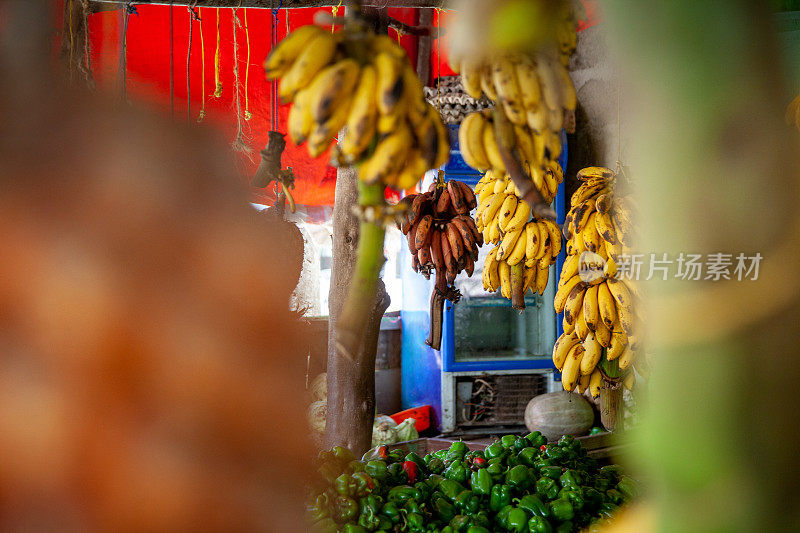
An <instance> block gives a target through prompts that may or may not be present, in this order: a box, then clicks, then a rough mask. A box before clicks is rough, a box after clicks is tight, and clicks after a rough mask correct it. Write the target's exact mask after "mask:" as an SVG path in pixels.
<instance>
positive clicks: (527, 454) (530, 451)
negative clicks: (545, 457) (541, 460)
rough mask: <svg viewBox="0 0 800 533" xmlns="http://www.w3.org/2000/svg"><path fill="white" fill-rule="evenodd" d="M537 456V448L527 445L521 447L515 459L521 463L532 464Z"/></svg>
mask: <svg viewBox="0 0 800 533" xmlns="http://www.w3.org/2000/svg"><path fill="white" fill-rule="evenodd" d="M538 457H539V450H537V449H536V448H533V447H531V446H528V447H527V448H522V449H521V450H520V451H519V453H518V454H517V459H518V460H519V462H520V463H521V464H524V465H526V466H533V465H534V464H535V463H536V459H537V458H538Z"/></svg>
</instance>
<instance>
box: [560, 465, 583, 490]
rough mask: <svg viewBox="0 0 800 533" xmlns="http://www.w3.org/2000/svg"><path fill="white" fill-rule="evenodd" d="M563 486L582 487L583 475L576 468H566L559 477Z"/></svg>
mask: <svg viewBox="0 0 800 533" xmlns="http://www.w3.org/2000/svg"><path fill="white" fill-rule="evenodd" d="M559 481H560V482H561V486H562V487H570V488H572V487H580V486H581V485H583V477H582V476H581V475H580V474H579V473H578V472H576V471H575V470H572V469H568V470H565V471H564V473H563V474H561V477H560V478H559Z"/></svg>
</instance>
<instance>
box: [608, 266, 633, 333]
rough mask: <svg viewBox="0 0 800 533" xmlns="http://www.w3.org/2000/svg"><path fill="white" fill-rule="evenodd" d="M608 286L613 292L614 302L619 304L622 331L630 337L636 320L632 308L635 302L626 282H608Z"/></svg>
mask: <svg viewBox="0 0 800 533" xmlns="http://www.w3.org/2000/svg"><path fill="white" fill-rule="evenodd" d="M606 285H607V286H608V289H609V290H610V291H611V295H612V296H613V297H614V300H616V302H617V318H618V319H619V323H620V324H621V325H622V329H624V330H625V333H627V334H628V335H632V334H633V321H634V318H633V308H632V305H633V300H632V298H631V293H630V291H628V288H627V287H626V286H625V283H624V282H622V281H620V280H617V279H608V280H606Z"/></svg>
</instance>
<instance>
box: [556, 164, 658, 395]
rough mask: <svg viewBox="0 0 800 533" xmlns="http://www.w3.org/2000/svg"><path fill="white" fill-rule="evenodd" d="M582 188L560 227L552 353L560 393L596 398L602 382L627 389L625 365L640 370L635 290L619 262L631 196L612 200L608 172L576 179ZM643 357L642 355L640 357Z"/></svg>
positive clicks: (627, 241)
mask: <svg viewBox="0 0 800 533" xmlns="http://www.w3.org/2000/svg"><path fill="white" fill-rule="evenodd" d="M578 180H580V181H582V182H583V183H582V184H581V186H580V187H579V188H578V189H577V190H576V191H575V193H574V194H573V195H572V199H571V206H572V207H571V209H570V211H569V213H568V214H567V217H566V220H565V222H564V231H565V235H566V238H567V244H566V246H567V254H568V255H567V259H566V261H565V262H564V266H563V268H562V270H561V278H560V280H559V282H558V290H557V292H556V296H555V300H554V307H555V310H556V312H557V313H561V312H563V313H564V318H563V322H562V325H563V328H564V333H563V334H562V335H561V336H560V337H559V338H558V340H556V343H555V346H554V348H553V363H555V366H556V368H558V369H559V370H560V371H561V380H562V381H561V382H562V385H563V386H564V389H565V390H568V391H571V390H573V389H576V387H577V390H578V392H580V393H583V392H584V391H585V390H586V389H587V388H588V389H589V390H590V392H591V394H592V396H595V397H596V396H598V395H599V393H600V387H601V385H602V382H603V379H604V378H606V379H609V380H621V381H622V382H623V383H624V384H625V386H626V387H628V388H630V387H632V386H633V380H634V374H633V372H631V371H630V367H631V364H636V365H637V370H641V371H642V372H643V371H644V366H643V365H644V358H643V357H639V358H637V355H639V352H641V347H640V346H639V345H638V343H637V339H636V336H635V333H636V332H635V330H636V327H637V324H636V323H635V320H634V317H635V312H634V297H635V296H634V295H637V292H636V289H635V286H634V285H633V284H632V283H631V282H630V281H629V280H623V279H622V278H621V276H620V275H619V274H620V271H619V269H618V262H619V256H620V255H621V254H627V253H629V252H630V246H631V244H632V240H633V235H632V228H633V224H632V222H631V220H632V214H631V213H632V209H633V206H632V202H631V199H630V197H623V196H617V195H616V194H615V187H614V185H615V181H616V175H615V174H614V173H613V172H612V171H611V170H609V169H607V168H602V167H588V168H584V169H583V170H581V171H579V172H578ZM642 355H643V354H642Z"/></svg>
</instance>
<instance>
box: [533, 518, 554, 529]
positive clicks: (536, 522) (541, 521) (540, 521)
mask: <svg viewBox="0 0 800 533" xmlns="http://www.w3.org/2000/svg"><path fill="white" fill-rule="evenodd" d="M528 531H529V532H530V533H553V526H551V525H550V522H548V521H547V519H546V518H542V517H541V516H534V517H533V518H531V519H530V520H528Z"/></svg>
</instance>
